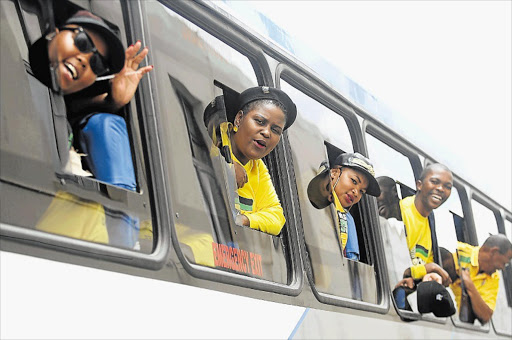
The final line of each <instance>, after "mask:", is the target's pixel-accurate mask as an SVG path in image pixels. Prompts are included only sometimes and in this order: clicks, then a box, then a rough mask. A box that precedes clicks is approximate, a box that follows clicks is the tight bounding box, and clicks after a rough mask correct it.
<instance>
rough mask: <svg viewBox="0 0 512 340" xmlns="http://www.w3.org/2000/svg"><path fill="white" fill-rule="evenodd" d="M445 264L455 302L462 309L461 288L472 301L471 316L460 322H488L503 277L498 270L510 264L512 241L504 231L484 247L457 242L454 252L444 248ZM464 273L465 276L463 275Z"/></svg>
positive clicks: (489, 240) (486, 241)
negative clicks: (475, 320) (450, 279)
mask: <svg viewBox="0 0 512 340" xmlns="http://www.w3.org/2000/svg"><path fill="white" fill-rule="evenodd" d="M440 250H441V258H442V261H443V267H444V268H445V269H446V270H447V271H448V273H449V274H450V276H451V277H452V284H451V285H450V288H451V289H452V291H453V294H454V295H455V302H456V303H457V307H458V309H459V311H461V313H462V309H461V296H462V294H463V293H462V287H461V284H462V282H461V280H463V281H464V282H463V286H464V288H465V290H466V294H467V295H468V296H469V300H470V301H471V303H470V304H469V306H470V308H471V314H472V315H473V316H472V317H468V318H466V319H465V320H464V319H463V317H462V315H461V317H460V319H461V321H465V322H470V323H473V322H474V319H475V317H476V318H478V320H479V321H480V323H482V324H485V323H487V322H489V320H490V319H491V317H492V314H493V312H494V309H495V307H496V298H497V295H498V289H499V280H500V276H499V274H498V270H503V268H505V266H507V265H510V261H511V259H512V243H511V242H510V240H509V239H508V238H507V237H506V236H505V235H503V234H498V235H491V236H489V237H488V238H487V239H486V240H485V242H484V243H483V245H482V246H481V247H475V246H472V245H470V244H467V243H463V242H458V244H457V250H456V252H454V253H453V254H452V253H450V252H449V251H448V250H446V249H444V248H441V249H440ZM461 276H462V278H461Z"/></svg>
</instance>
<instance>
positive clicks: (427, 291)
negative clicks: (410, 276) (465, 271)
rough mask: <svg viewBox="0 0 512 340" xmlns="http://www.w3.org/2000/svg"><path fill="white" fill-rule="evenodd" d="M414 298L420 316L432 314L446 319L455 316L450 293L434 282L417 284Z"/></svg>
mask: <svg viewBox="0 0 512 340" xmlns="http://www.w3.org/2000/svg"><path fill="white" fill-rule="evenodd" d="M416 298H417V300H418V311H419V312H420V313H422V314H423V313H434V315H435V316H437V317H447V316H451V315H453V314H455V306H454V304H453V300H452V297H451V296H450V293H448V291H447V290H446V288H445V287H444V286H443V285H440V284H439V283H437V282H436V281H426V282H421V283H419V284H418V288H417V297H416Z"/></svg>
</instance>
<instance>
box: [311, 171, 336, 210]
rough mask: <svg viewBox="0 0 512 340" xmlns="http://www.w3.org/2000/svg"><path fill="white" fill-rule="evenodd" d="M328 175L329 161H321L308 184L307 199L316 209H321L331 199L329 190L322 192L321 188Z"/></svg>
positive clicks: (329, 202)
mask: <svg viewBox="0 0 512 340" xmlns="http://www.w3.org/2000/svg"><path fill="white" fill-rule="evenodd" d="M329 176H330V168H329V163H328V162H327V161H323V162H322V163H321V164H320V167H319V168H318V171H317V174H316V176H315V177H314V178H313V179H312V180H311V181H310V182H309V184H308V198H309V201H310V202H311V204H312V205H313V206H314V207H315V208H317V209H323V208H325V207H327V206H328V205H329V204H331V201H330V200H329V196H330V195H331V192H330V191H328V192H324V191H323V190H322V189H323V187H324V185H325V181H326V178H328V177H329ZM329 183H330V182H329Z"/></svg>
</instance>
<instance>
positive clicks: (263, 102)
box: [242, 99, 287, 121]
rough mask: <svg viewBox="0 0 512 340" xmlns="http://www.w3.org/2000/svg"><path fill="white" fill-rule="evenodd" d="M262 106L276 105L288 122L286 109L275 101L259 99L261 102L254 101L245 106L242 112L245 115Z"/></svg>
mask: <svg viewBox="0 0 512 340" xmlns="http://www.w3.org/2000/svg"><path fill="white" fill-rule="evenodd" d="M261 105H274V106H276V107H278V108H280V109H281V111H283V113H284V118H285V121H286V118H287V117H286V108H285V107H284V105H283V104H282V103H281V102H278V101H277V100H274V99H259V100H255V101H252V102H250V103H247V104H245V106H244V107H243V108H242V111H243V112H244V114H245V113H247V112H250V111H252V110H254V109H255V108H257V107H259V106H261Z"/></svg>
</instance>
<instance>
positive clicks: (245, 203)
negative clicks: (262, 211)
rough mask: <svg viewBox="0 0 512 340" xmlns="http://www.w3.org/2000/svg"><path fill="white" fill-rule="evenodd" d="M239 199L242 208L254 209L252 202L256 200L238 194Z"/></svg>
mask: <svg viewBox="0 0 512 340" xmlns="http://www.w3.org/2000/svg"><path fill="white" fill-rule="evenodd" d="M238 201H239V202H240V210H243V211H252V204H253V202H254V201H253V200H252V199H250V198H245V197H242V196H238Z"/></svg>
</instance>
